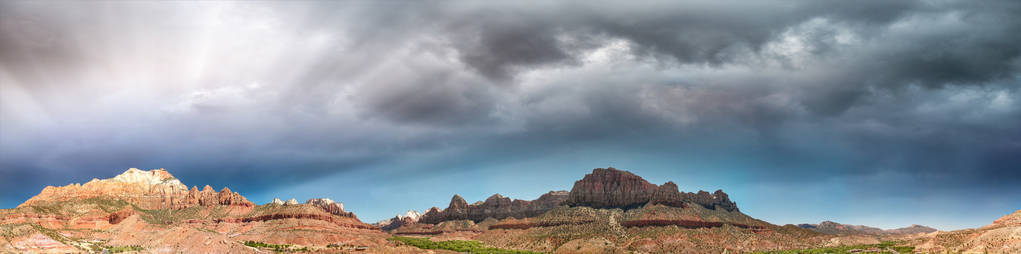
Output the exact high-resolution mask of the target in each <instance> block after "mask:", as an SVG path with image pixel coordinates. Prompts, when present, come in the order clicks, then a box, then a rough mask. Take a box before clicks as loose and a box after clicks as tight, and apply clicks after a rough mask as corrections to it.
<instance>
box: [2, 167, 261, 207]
mask: <svg viewBox="0 0 1021 254" xmlns="http://www.w3.org/2000/svg"><path fill="white" fill-rule="evenodd" d="M88 198H108V199H119V200H124V201H127V202H129V203H131V204H134V205H136V206H138V207H139V208H143V209H181V208H187V207H192V206H213V205H229V206H246V207H251V206H254V205H255V204H253V203H252V202H249V201H248V199H245V197H243V196H241V195H240V194H238V193H237V192H232V191H230V189H228V188H223V190H221V191H219V192H217V191H214V190H213V188H212V187H210V186H208V185H206V186H205V187H204V188H203V189H202V190H201V191H199V190H198V188H197V187H194V186H193V187H192V188H191V189H190V190H189V189H188V187H187V186H185V185H184V184H182V183H181V181H180V180H178V179H177V178H174V176H173V175H171V174H170V173H169V172H167V171H166V170H165V169H154V170H150V171H144V170H139V169H137V168H131V169H128V170H127V171H124V173H122V174H120V175H117V176H115V177H113V178H110V179H103V180H100V179H92V181H89V182H87V183H85V184H71V185H67V186H62V187H53V186H48V187H46V188H44V189H43V191H42V192H41V193H39V195H36V196H35V197H32V198H31V199H29V200H28V201H25V203H23V204H22V205H21V206H25V205H32V204H37V203H42V202H59V201H68V200H82V199H88Z"/></svg>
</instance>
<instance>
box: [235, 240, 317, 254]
mask: <svg viewBox="0 0 1021 254" xmlns="http://www.w3.org/2000/svg"><path fill="white" fill-rule="evenodd" d="M244 243H245V246H248V247H254V248H266V249H273V251H274V252H308V251H309V249H308V247H301V248H294V247H293V245H290V244H272V243H264V242H256V241H245V242H244Z"/></svg>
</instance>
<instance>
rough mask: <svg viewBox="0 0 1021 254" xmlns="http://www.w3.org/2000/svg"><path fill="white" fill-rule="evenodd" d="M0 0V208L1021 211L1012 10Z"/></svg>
mask: <svg viewBox="0 0 1021 254" xmlns="http://www.w3.org/2000/svg"><path fill="white" fill-rule="evenodd" d="M629 2H631V1H619V2H615V1H609V2H593V1H577V2H571V1H560V2H555V3H552V2H550V1H508V2H493V1H463V2H460V1H451V2H432V1H410V2H399V1H369V2H353V1H343V2H267V1H259V2H248V3H234V2H184V1H152V2H143V1H122V2H105V3H100V2H89V3H79V2H51V1H45V2H37V1H25V2H20V1H2V2H0V193H2V196H0V207H2V208H10V207H14V206H17V205H18V204H20V203H21V202H23V201H24V200H26V199H28V198H29V197H31V196H33V195H35V194H37V193H39V191H40V190H42V188H43V187H45V186H47V185H66V184H70V183H74V182H86V181H88V180H90V179H92V178H108V177H112V176H114V175H116V174H119V173H121V172H123V171H124V170H125V169H127V168H130V167H138V168H146V169H149V168H167V169H168V170H170V172H171V173H172V174H174V175H176V176H177V177H178V178H180V179H181V180H182V181H183V182H184V183H185V184H188V185H198V186H200V187H201V186H203V185H206V184H209V185H212V186H213V187H215V188H217V189H219V188H222V187H224V186H228V187H230V188H231V189H233V190H235V191H238V192H240V193H242V194H243V195H245V196H247V197H248V198H249V199H250V200H252V201H254V202H256V203H265V202H268V201H269V200H271V199H272V198H273V197H279V198H283V199H289V198H292V197H294V198H298V199H299V200H304V199H308V198H312V197H329V198H333V199H335V200H338V201H341V202H343V203H344V204H345V207H346V208H348V210H350V211H353V212H355V213H356V214H357V215H358V216H359V218H361V219H362V220H363V221H367V222H375V221H377V220H380V219H383V218H387V217H392V216H394V215H396V214H397V213H403V212H404V211H406V210H408V209H415V210H419V211H421V210H424V209H427V208H429V207H432V206H439V207H446V205H447V203H448V201H449V200H450V196H452V195H454V194H455V193H456V194H460V195H462V196H464V197H465V198H466V199H468V200H469V202H474V201H476V200H482V199H485V198H486V197H488V196H489V195H492V194H494V193H501V194H503V195H505V196H510V197H513V198H521V199H534V198H537V197H538V196H539V195H540V194H542V193H545V192H547V191H549V190H569V189H570V188H571V186H572V184H573V182H574V181H575V180H578V179H581V177H582V176H583V175H584V174H585V173H588V172H590V171H591V169H592V168H596V167H607V166H613V167H617V168H622V169H628V170H631V171H632V172H635V173H637V174H639V175H641V176H643V177H645V178H646V179H648V180H650V181H651V182H653V183H656V184H662V183H664V182H666V181H671V180H672V181H674V182H676V183H677V184H678V185H679V186H680V189H681V190H682V191H697V190H699V189H704V190H709V191H712V190H716V189H723V190H724V191H726V192H727V193H729V194H730V196H731V198H732V199H734V200H735V201H736V202H737V204H738V206H739V207H740V208H741V210H742V211H743V212H745V213H747V214H749V215H751V216H753V217H756V218H759V219H763V220H766V221H769V222H771V223H775V224H787V223H818V222H819V221H822V220H833V221H838V222H841V223H851V224H866V225H870V226H878V227H883V228H894V227H903V226H908V225H910V224H924V225H928V226H933V227H936V228H939V229H943V230H950V229H959V228H966V227H978V226H982V225H986V224H989V223H991V222H992V220H994V219H996V218H998V217H1000V216H1002V215H1005V214H1008V213H1010V212H1012V211H1014V210H1017V209H1019V208H1021V199H1019V198H1018V197H1021V184H1019V182H1021V96H1019V95H1021V94H1019V93H1021V91H1019V89H1021V72H1019V71H1021V16H1019V15H1018V13H1021V2H1019V1H942V0H939V1H815V0H811V1H775V2H774V1H765V2H759V1H733V2H729V1H663V2H645V3H644V4H641V5H635V4H629Z"/></svg>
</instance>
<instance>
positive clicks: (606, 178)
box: [564, 167, 738, 211]
mask: <svg viewBox="0 0 1021 254" xmlns="http://www.w3.org/2000/svg"><path fill="white" fill-rule="evenodd" d="M685 203H694V204H698V205H701V206H703V207H705V208H707V209H716V208H721V209H724V210H727V211H738V209H737V204H735V203H734V202H733V201H731V200H730V197H729V196H728V195H727V194H726V193H724V192H723V191H722V190H717V191H716V192H714V193H709V192H705V191H699V192H698V193H690V192H680V191H678V188H677V185H676V184H674V183H673V182H667V183H664V184H663V185H662V186H657V185H655V184H652V183H649V182H648V181H646V180H645V179H642V177H640V176H637V175H635V174H632V173H631V172H627V171H624V170H617V169H615V168H612V167H611V168H605V169H604V168H597V169H593V170H592V173H590V174H587V175H585V177H584V178H582V179H581V180H578V181H576V182H574V187H573V188H571V192H570V195H569V197H568V198H567V201H566V202H564V204H566V205H569V206H588V207H593V208H622V209H632V208H637V207H641V206H644V205H646V204H661V205H666V206H673V207H684V206H685Z"/></svg>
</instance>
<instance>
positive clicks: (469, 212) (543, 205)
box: [419, 191, 568, 224]
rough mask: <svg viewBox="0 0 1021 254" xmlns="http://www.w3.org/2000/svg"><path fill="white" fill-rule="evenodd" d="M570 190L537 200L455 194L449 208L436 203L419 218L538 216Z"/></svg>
mask: <svg viewBox="0 0 1021 254" xmlns="http://www.w3.org/2000/svg"><path fill="white" fill-rule="evenodd" d="M567 196H568V192H566V191H550V192H548V193H546V194H543V195H542V196H540V197H539V198H538V199H536V200H532V201H528V200H520V199H514V200H511V199H510V198H507V197H504V196H502V195H500V194H494V195H492V196H490V197H489V198H486V200H485V201H480V202H476V203H475V204H471V205H469V204H468V202H467V201H465V200H464V198H461V196H459V195H454V197H452V198H451V199H450V205H448V206H447V209H443V210H440V209H439V208H436V207H433V208H431V209H429V210H428V211H426V213H425V214H423V215H422V218H421V219H420V220H419V221H421V222H424V223H429V224H436V223H440V222H443V221H449V220H472V221H475V222H481V221H483V220H485V219H486V218H494V219H504V218H508V217H513V218H519V219H520V218H525V217H533V216H538V215H540V214H542V213H545V212H546V211H549V210H552V209H553V208H554V207H557V206H558V205H560V204H561V203H563V202H564V200H566V199H567Z"/></svg>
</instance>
